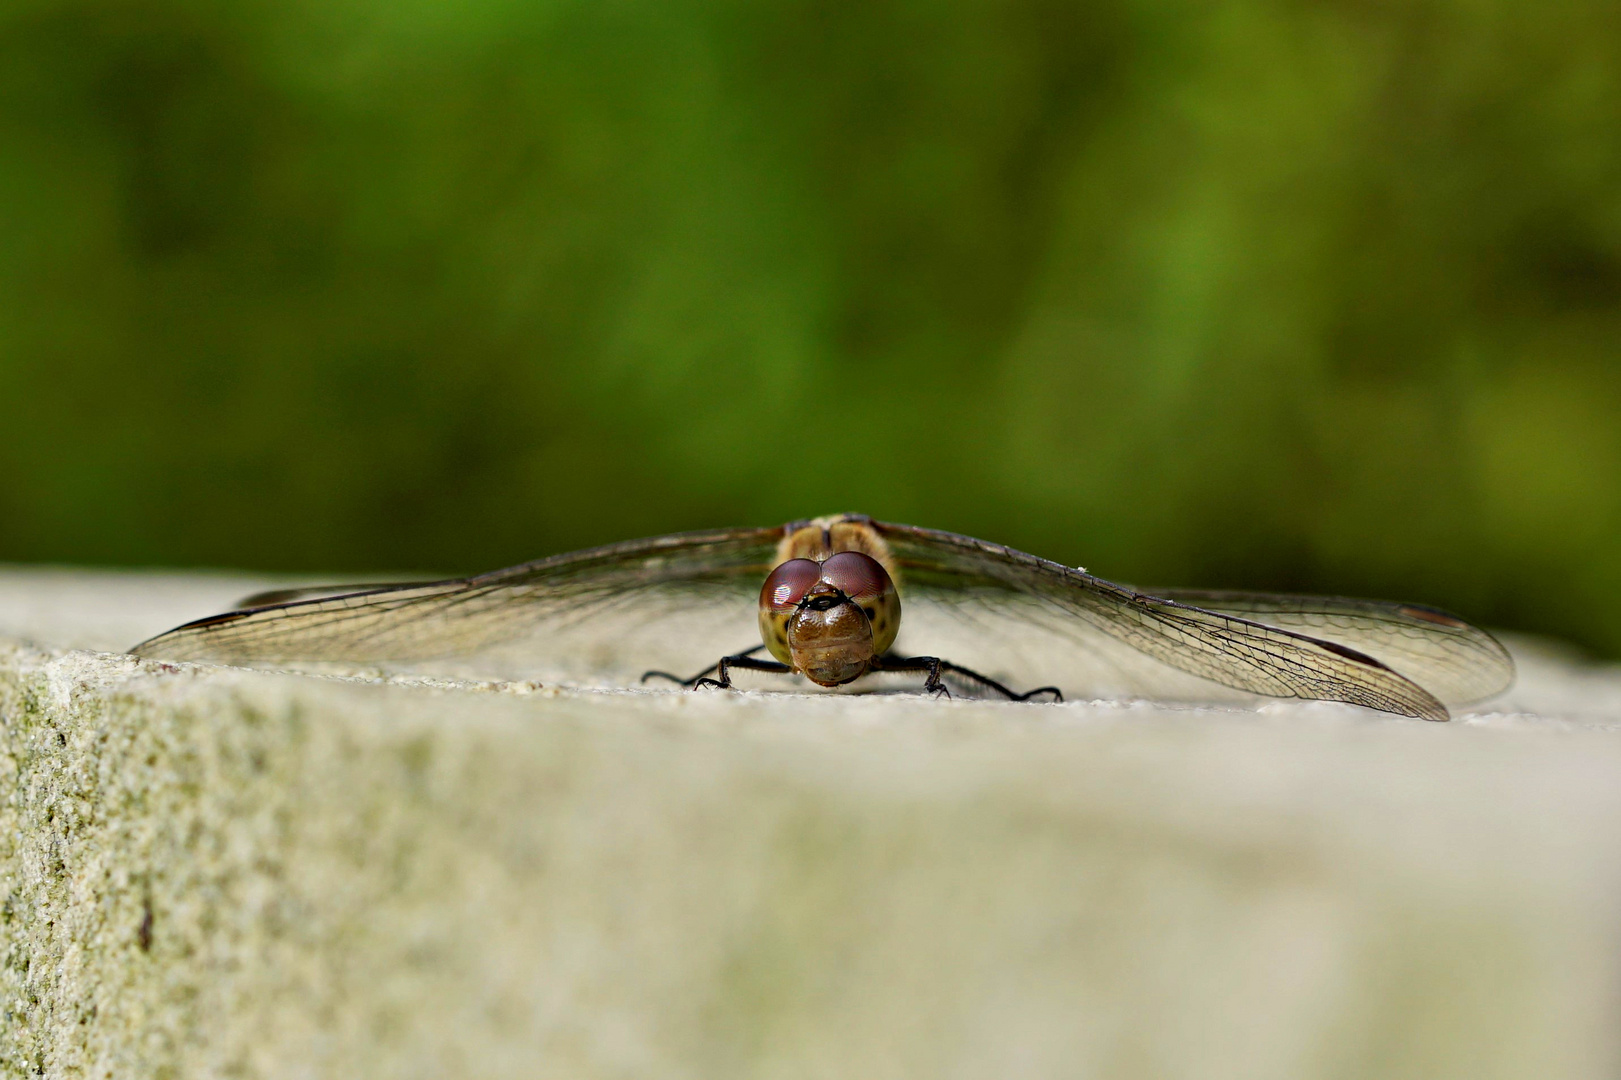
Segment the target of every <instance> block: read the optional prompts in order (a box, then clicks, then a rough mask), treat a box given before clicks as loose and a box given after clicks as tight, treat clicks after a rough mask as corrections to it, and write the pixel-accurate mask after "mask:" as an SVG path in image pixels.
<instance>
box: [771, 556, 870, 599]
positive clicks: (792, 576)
mask: <svg viewBox="0 0 1621 1080" xmlns="http://www.w3.org/2000/svg"><path fill="white" fill-rule="evenodd" d="M880 569H881V568H880ZM821 576H822V568H821V566H819V565H817V564H816V563H814V562H812V561H811V560H809V559H789V560H788V561H787V562H785V563H783V564H782V565H781V566H779V567H777V568H776V569H775V570H773V571H771V576H770V577H768V578H766V579H765V585H764V586H762V587H761V589H760V610H762V611H783V610H792V609H793V608H794V607H796V606H797V605H798V604H799V602H800V601H801V600H803V599H805V593H807V592H809V591H810V587H811V586H812V585H815V584H816V582H817V579H819V578H820V577H821Z"/></svg>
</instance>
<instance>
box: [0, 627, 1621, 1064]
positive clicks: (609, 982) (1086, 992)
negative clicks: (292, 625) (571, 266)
mask: <svg viewBox="0 0 1621 1080" xmlns="http://www.w3.org/2000/svg"><path fill="white" fill-rule="evenodd" d="M1537 663H1538V661H1535V659H1534V658H1533V660H1532V666H1531V670H1533V672H1535V671H1538V670H1540V671H1542V673H1543V674H1542V675H1540V676H1537V678H1543V679H1544V682H1543V683H1539V684H1537V685H1539V686H1541V687H1542V689H1541V690H1539V691H1538V692H1539V693H1542V694H1543V695H1544V700H1554V698H1552V697H1549V696H1548V695H1550V694H1553V693H1554V692H1555V691H1556V690H1557V689H1558V687H1560V686H1564V687H1565V688H1566V691H1567V692H1568V694H1569V695H1571V697H1570V700H1571V701H1573V702H1576V703H1577V704H1578V705H1579V704H1581V703H1584V702H1585V703H1586V705H1585V708H1586V709H1587V711H1586V712H1582V711H1581V709H1577V708H1575V707H1574V706H1573V711H1570V712H1569V714H1568V716H1569V718H1567V719H1566V720H1564V721H1559V722H1554V721H1549V720H1545V719H1540V718H1538V717H1537V716H1534V715H1529V714H1527V713H1526V712H1524V711H1523V709H1522V710H1521V711H1506V710H1499V711H1495V712H1482V713H1478V714H1475V715H1474V716H1472V717H1469V718H1466V719H1465V720H1464V721H1462V722H1458V723H1454V724H1451V725H1429V724H1422V723H1417V722H1410V721H1401V720H1385V719H1381V718H1378V717H1376V716H1373V715H1372V714H1368V713H1365V712H1361V711H1358V710H1354V709H1350V708H1343V707H1337V706H1312V705H1270V706H1267V707H1266V708H1264V709H1262V710H1260V711H1254V710H1244V709H1181V710H1167V709H1156V708H1151V707H1147V706H1142V705H1129V704H1127V705H1108V704H1102V703H1093V704H1085V703H1077V704H1072V705H1066V706H1061V707H1050V706H1013V705H1004V704H997V703H967V702H939V703H937V702H930V701H925V700H921V699H918V698H914V697H878V698H860V697H848V696H844V697H807V696H795V695H780V694H779V695H767V694H740V695H724V694H686V693H680V692H664V693H621V694H615V693H590V692H571V691H557V690H551V689H545V688H541V689H536V688H534V687H533V686H530V685H526V684H488V685H485V684H453V683H448V682H441V683H433V682H427V681H423V682H420V683H417V684H414V685H411V684H406V685H402V684H399V683H393V684H390V683H348V682H342V681H335V680H330V679H319V678H311V677H301V676H293V675H282V674H273V673H261V672H247V671H241V670H235V669H224V668H205V667H186V666H173V665H162V664H151V663H140V662H137V661H134V660H132V659H130V658H128V657H122V656H117V655H108V654H95V653H86V652H62V651H60V650H55V649H42V648H38V647H34V646H30V645H27V644H24V643H21V642H18V641H12V642H9V643H4V644H0V770H3V777H0V782H3V784H4V790H5V791H6V793H7V798H6V801H5V804H4V809H3V811H0V812H3V815H4V819H3V821H0V874H3V881H0V888H3V890H4V897H5V899H4V908H3V913H0V932H3V934H4V942H3V946H4V955H5V967H4V975H3V987H0V992H3V994H4V998H5V1003H6V1004H5V1009H6V1022H5V1025H4V1029H3V1035H0V1062H3V1065H4V1068H3V1069H0V1072H3V1073H4V1075H16V1076H25V1075H26V1076H34V1075H40V1074H43V1075H46V1076H65V1077H69V1076H70V1077H79V1076H86V1077H89V1076H94V1077H103V1076H116V1077H125V1076H186V1077H190V1076H238V1077H286V1076H320V1077H327V1076H330V1077H358V1076H379V1077H443V1076H455V1077H486V1076H488V1077H535V1076H540V1077H552V1076H555V1077H628V1076H638V1077H639V1076H659V1077H695V1078H697V1077H704V1078H708V1077H727V1076H751V1077H754V1076H765V1077H778V1076H780V1077H809V1076H840V1077H844V1076H860V1077H890V1076H894V1077H903V1076H904V1077H916V1076H962V1077H982V1076H996V1077H1012V1076H1031V1077H1051V1076H1100V1077H1139V1076H1141V1077H1164V1076H1187V1077H1195V1076H1196V1077H1226V1076H1230V1077H1245V1078H1270V1077H1277V1078H1280V1080H1281V1078H1291V1080H1294V1078H1300V1077H1314V1076H1325V1077H1327V1076H1334V1077H1339V1076H1346V1077H1351V1076H1419V1075H1422V1076H1425V1077H1452V1076H1457V1077H1465V1076H1467V1077H1471V1078H1480V1077H1499V1076H1500V1077H1515V1078H1522V1077H1527V1076H1538V1077H1587V1076H1612V1075H1614V1074H1615V1072H1616V1068H1617V1066H1618V1064H1621V1055H1618V1053H1617V1049H1618V1048H1617V1029H1616V1027H1615V1024H1614V1017H1615V1016H1616V1015H1617V1014H1618V1006H1621V1000H1618V996H1621V993H1618V992H1621V949H1618V946H1621V940H1618V933H1617V931H1618V930H1621V921H1618V919H1617V914H1618V911H1621V908H1618V906H1617V904H1616V902H1615V897H1616V896H1617V895H1618V891H1617V886H1618V885H1621V735H1618V734H1617V733H1616V731H1615V730H1614V729H1613V728H1614V723H1613V721H1614V714H1613V713H1611V712H1610V711H1609V710H1610V708H1611V705H1610V702H1612V701H1613V700H1615V698H1614V697H1613V696H1612V697H1606V696H1605V695H1614V694H1615V692H1616V687H1617V681H1616V679H1615V676H1614V675H1612V674H1610V673H1607V672H1588V673H1585V674H1582V673H1579V672H1576V671H1575V670H1574V669H1571V670H1569V671H1563V674H1561V672H1562V670H1563V669H1560V668H1559V667H1558V663H1559V662H1558V661H1555V660H1547V661H1543V662H1542V663H1543V667H1542V668H1540V669H1538V668H1537V667H1536V664H1537ZM1584 680H1585V681H1584ZM1516 708H1518V707H1516Z"/></svg>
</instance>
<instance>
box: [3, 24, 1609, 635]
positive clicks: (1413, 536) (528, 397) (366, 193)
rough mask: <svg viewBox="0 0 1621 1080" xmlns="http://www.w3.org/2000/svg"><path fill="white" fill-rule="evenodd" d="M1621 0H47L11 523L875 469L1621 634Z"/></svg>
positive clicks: (1171, 551)
mask: <svg viewBox="0 0 1621 1080" xmlns="http://www.w3.org/2000/svg"><path fill="white" fill-rule="evenodd" d="M1612 17H1613V11H1611V10H1610V8H1609V6H1608V5H1606V4H1603V3H1599V2H1597V0H1554V2H1552V3H1549V4H1535V5H1527V4H1522V3H1513V2H1510V0H1452V2H1448V0H1419V2H1416V3H1402V4H1396V3H1390V4H1385V3H1377V2H1376V3H1357V2H1352V0H1333V2H1320V3H1314V4H1300V3H1296V4H1285V3H1246V4H1225V5H1203V4H1185V5H1181V6H1178V5H1176V4H1174V3H1173V4H1162V3H1145V2H1142V0H1098V2H1096V3H1092V4H1088V5H1075V4H1066V3H1058V2H1056V0H957V2H955V3H946V4H940V3H934V4H921V3H908V2H906V0H878V2H874V3H867V4H859V5H843V6H840V5H833V6H831V7H829V6H827V5H819V4H811V3H806V2H803V0H785V2H777V3H756V2H741V0H711V2H706V3H700V2H698V0H662V2H657V3H655V2H622V3H579V2H551V3H525V4H519V3H511V2H507V0H470V2H468V3H462V4H453V5H449V4H421V3H410V2H407V3H382V2H379V0H328V2H326V3H322V4H298V3H293V4H287V3H281V4H266V3H258V2H254V0H246V2H243V3H237V4H205V3H199V2H196V0H136V2H134V3H128V2H123V0H78V2H73V0H64V2H55V3H33V4H25V3H17V2H15V0H14V3H13V4H12V5H11V6H10V7H9V8H8V9H7V10H6V13H5V14H3V15H0V559H14V560H51V561H87V562H98V563H115V564H140V563H166V564H215V565H221V564H229V565H238V566H255V567H263V568H274V569H288V570H293V569H297V570H310V569H317V568H319V569H321V570H327V571H358V570H375V569H378V568H386V569H396V570H398V569H413V568H432V569H442V570H458V569H464V570H478V569H487V568H490V567H493V566H496V565H500V564H504V563H509V562H514V561H520V560H522V559H526V558H531V557H535V556H538V555H541V554H545V553H548V552H552V551H557V550H562V549H566V548H570V547H575V546H581V545H585V544H589V543H596V542H602V541H607V540H611V539H617V538H622V537H626V536H632V535H641V534H647V533H653V532H663V531H668V530H673V529H679V528H688V527H698V526H703V525H713V524H722V523H745V522H747V523H757V522H770V521H776V520H786V519H788V518H792V517H798V516H804V515H808V514H814V513H825V512H831V511H836V510H843V509H859V510H864V511H866V512H869V513H872V514H875V515H878V516H883V517H888V518H892V519H899V520H908V521H915V522H919V523H923V524H930V525H936V526H941V527H947V528H955V529H959V530H962V531H967V532H972V533H975V534H978V535H983V536H987V537H990V538H994V539H997V540H1002V541H1005V542H1008V543H1012V544H1015V545H1017V546H1021V547H1024V548H1026V549H1029V550H1034V551H1037V552H1039V553H1041V554H1045V555H1049V556H1052V557H1056V558H1061V559H1064V560H1066V561H1069V562H1084V563H1085V564H1086V565H1087V566H1088V567H1089V568H1091V569H1093V570H1094V571H1096V572H1099V573H1102V574H1104V575H1106V576H1111V577H1115V578H1117V579H1124V580H1129V581H1137V582H1142V583H1149V582H1154V583H1158V582H1164V583H1185V584H1199V585H1233V586H1240V585H1242V586H1249V587H1258V588H1283V589H1310V590H1325V591H1339V592H1350V593H1366V594H1375V595H1386V596H1397V597H1403V598H1410V599H1415V600H1428V601H1431V602H1436V603H1441V604H1444V605H1447V606H1450V607H1453V608H1456V609H1459V610H1461V611H1463V612H1465V613H1467V614H1469V615H1471V616H1473V617H1476V618H1481V619H1485V620H1488V621H1490V622H1493V623H1497V624H1502V625H1510V626H1518V627H1523V628H1528V629H1536V630H1543V631H1553V632H1557V633H1562V634H1565V635H1566V636H1569V637H1572V638H1575V639H1577V640H1580V641H1583V642H1585V643H1587V644H1589V645H1591V646H1593V647H1595V648H1598V649H1600V650H1601V651H1604V652H1607V653H1609V654H1612V655H1614V654H1618V653H1621V545H1618V543H1617V536H1618V533H1621V423H1618V420H1621V364H1618V362H1617V358H1616V356H1615V351H1616V348H1617V346H1618V344H1621V36H1618V35H1616V34H1615V33H1614V32H1613V25H1612V23H1611V21H1610V20H1611V18H1612Z"/></svg>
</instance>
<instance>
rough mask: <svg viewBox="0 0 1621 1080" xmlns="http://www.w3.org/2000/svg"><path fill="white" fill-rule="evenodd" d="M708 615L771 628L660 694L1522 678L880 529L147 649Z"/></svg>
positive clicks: (1377, 608) (1285, 686) (1039, 695)
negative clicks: (792, 686)
mask: <svg viewBox="0 0 1621 1080" xmlns="http://www.w3.org/2000/svg"><path fill="white" fill-rule="evenodd" d="M903 607H904V609H905V612H906V614H907V621H908V627H909V629H908V634H909V635H910V634H911V628H912V627H913V624H916V625H918V626H921V627H923V630H924V633H925V634H929V635H933V636H935V637H937V638H938V639H939V640H940V641H941V642H942V643H945V642H947V641H949V642H951V643H953V644H954V646H955V647H959V648H964V649H970V650H975V651H976V652H977V653H983V654H985V655H987V656H991V657H993V658H994V662H995V663H996V664H997V665H998V667H997V668H996V670H995V671H993V672H992V673H991V674H982V673H981V671H979V670H976V668H971V667H967V666H964V664H962V663H958V662H957V660H959V659H961V660H966V659H968V657H962V656H958V657H956V658H954V659H951V660H948V659H945V658H943V656H941V655H937V654H934V653H928V654H923V653H918V654H909V653H907V652H905V651H897V641H898V640H899V639H900V632H901V616H902V610H903ZM750 614H752V615H753V616H754V618H753V620H752V622H753V626H752V627H750V626H748V622H749V621H750V620H749V618H748V617H749V615H750ZM717 615H718V616H719V621H718V623H716V622H714V619H715V617H716V616H717ZM701 617H707V618H709V619H710V620H711V623H713V624H714V625H717V626H719V627H721V628H723V629H724V631H725V632H727V633H737V634H739V635H741V634H742V633H744V632H746V630H745V627H747V630H757V631H758V635H759V636H758V640H757V641H756V642H755V643H754V644H753V645H752V646H750V647H747V648H743V649H740V650H738V651H733V652H727V653H726V654H725V655H722V656H721V657H719V658H718V659H716V660H714V662H712V663H710V664H709V666H708V667H706V668H705V669H704V670H702V671H700V672H698V673H696V674H695V675H691V676H687V677H682V676H680V675H677V674H671V673H670V672H668V671H664V670H648V671H646V672H645V673H644V674H643V675H642V680H643V681H644V682H646V681H650V680H662V681H668V682H671V683H674V684H677V685H681V686H686V687H691V688H693V689H698V688H704V687H718V688H722V689H729V688H733V687H734V682H733V676H734V673H737V672H740V671H749V672H759V673H766V674H770V675H783V676H797V677H800V678H802V679H804V680H806V681H809V682H811V683H814V684H818V685H821V686H825V687H847V686H850V685H851V684H855V683H858V682H859V681H862V680H867V681H868V682H871V680H872V677H874V676H878V675H881V674H884V673H902V674H910V675H912V676H922V680H923V682H922V688H923V689H924V690H926V691H929V692H931V693H934V694H937V695H938V694H949V693H950V691H951V688H952V687H953V686H955V687H957V688H959V690H966V691H967V692H969V693H970V694H971V695H973V696H987V697H1001V698H1006V699H1011V700H1019V701H1036V700H1054V701H1056V700H1061V699H1062V696H1063V691H1062V689H1061V688H1060V687H1058V686H1056V685H1044V686H1041V687H1039V688H1037V689H1034V690H1025V691H1019V690H1016V689H1013V688H1011V687H1010V686H1009V685H1008V683H1009V682H1012V681H1013V679H1012V677H1011V675H1010V674H1008V673H1009V672H1017V671H1019V670H1021V668H1023V669H1029V668H1031V667H1032V666H1033V665H1036V664H1038V663H1040V662H1048V661H1050V662H1051V663H1052V664H1053V665H1054V666H1057V667H1064V666H1066V665H1070V664H1072V663H1074V662H1079V661H1084V660H1087V659H1089V658H1095V657H1096V656H1104V657H1105V661H1104V663H1103V666H1104V668H1107V667H1108V665H1109V664H1114V663H1119V664H1121V665H1129V664H1130V663H1131V662H1132V661H1133V659H1135V660H1136V661H1141V662H1143V663H1144V664H1146V665H1147V668H1148V669H1149V676H1148V677H1147V691H1146V696H1149V697H1157V696H1160V694H1159V688H1161V687H1165V686H1169V685H1170V684H1171V682H1172V680H1173V677H1181V678H1182V679H1184V680H1188V679H1191V681H1192V683H1193V684H1195V686H1196V688H1197V687H1205V688H1214V687H1218V686H1219V687H1225V688H1228V689H1229V690H1232V691H1239V692H1242V693H1244V694H1253V695H1264V696H1271V697H1280V698H1299V699H1307V700H1319V701H1334V702H1344V703H1348V704H1352V705H1359V706H1364V707H1366V708H1369V709H1374V710H1378V711H1381V712H1386V713H1393V714H1397V715H1401V716H1408V717H1415V718H1419V719H1423V720H1436V721H1441V720H1447V719H1449V718H1450V713H1449V711H1448V706H1449V705H1461V704H1469V703H1472V702H1476V701H1480V700H1483V699H1485V698H1489V697H1491V696H1493V695H1495V694H1497V693H1499V692H1501V691H1502V690H1504V689H1506V688H1507V687H1508V686H1509V685H1510V684H1511V683H1512V681H1513V678H1514V663H1513V661H1512V659H1511V658H1510V657H1509V654H1508V652H1507V650H1505V649H1504V648H1503V646H1502V645H1501V644H1500V643H1499V642H1498V641H1497V640H1496V639H1495V638H1493V637H1492V635H1491V634H1489V633H1487V632H1486V631H1485V630H1482V629H1480V628H1478V627H1476V626H1472V625H1470V624H1469V623H1467V622H1465V621H1464V620H1462V619H1460V618H1458V617H1457V616H1455V615H1451V614H1449V613H1447V612H1445V611H1442V610H1440V609H1437V608H1433V607H1428V606H1425V605H1422V604H1410V603H1392V602H1386V601H1376V600H1358V599H1349V598H1343V597H1320V596H1302V595H1281V594H1270V593H1252V592H1235V591H1225V590H1197V589H1156V590H1153V591H1151V592H1141V591H1138V590H1136V589H1133V588H1130V587H1127V586H1124V585H1120V584H1116V583H1114V582H1111V581H1107V580H1104V579H1103V578H1100V577H1096V576H1094V575H1092V574H1089V573H1087V572H1086V571H1085V570H1084V569H1082V568H1079V567H1071V566H1065V565H1063V564H1061V563H1057V562H1053V561H1051V560H1049V559H1043V558H1040V557H1038V556H1035V555H1029V554H1026V553H1024V552H1022V551H1017V550H1015V549H1013V548H1010V547H1006V546H1004V545H1001V544H995V543H991V542H989V541H985V540H978V539H975V538H973V537H970V536H962V535H958V534H956V533H951V532H944V531H941V530H938V529H929V528H921V527H918V526H914V525H899V524H892V523H889V522H883V521H877V520H874V519H873V518H870V517H867V516H865V515H862V514H839V515H834V516H830V517H821V518H815V519H809V520H802V521H795V522H790V523H788V524H786V525H780V526H772V527H765V528H726V529H711V530H706V531H698V532H685V533H674V534H671V535H667V536H657V537H652V538H648V539H643V540H631V541H626V542H622V543H616V544H609V545H606V546H603V547H597V548H591V549H589V550H586V551H577V552H572V553H569V554H563V555H556V556H552V557H550V558H545V559H540V560H537V561H535V562H530V563H525V564H523V565H521V566H514V567H510V568H507V569H504V570H496V571H493V572H491V573H486V574H480V575H476V576H473V577H463V578H452V579H449V580H444V581H429V582H404V583H400V584H370V585H352V586H345V585H331V586H319V587H303V588H296V589H285V590H278V591H274V592H268V593H259V594H255V595H254V596H252V597H248V598H247V599H245V600H244V601H243V602H242V604H241V606H239V607H238V608H237V609H236V610H233V611H229V612H225V613H223V614H219V615H213V616H210V617H208V618H203V619H198V620H196V621H194V622H189V623H186V624H184V625H182V626H179V627H176V628H175V629H173V630H170V631H168V632H166V633H163V634H159V635H158V636H157V637H154V638H151V639H150V640H147V641H144V642H142V643H141V644H139V645H137V646H135V648H134V649H133V650H132V651H133V652H134V653H135V654H136V655H139V656H143V657H150V658H154V659H166V660H179V661H201V662H218V663H242V664H254V663H276V664H297V663H301V662H317V663H321V662H340V663H362V664H365V663H397V662H412V661H429V660H433V659H436V658H445V657H456V656H461V657H469V656H477V655H479V654H481V653H486V652H499V651H500V650H502V649H504V648H505V649H510V648H512V647H513V646H514V645H518V646H521V647H525V648H530V649H534V648H537V647H539V648H544V647H545V646H544V643H545V642H546V641H549V640H558V638H557V634H558V633H563V632H566V631H569V630H570V629H577V628H579V627H580V626H582V625H590V624H592V623H598V624H600V625H599V628H598V639H599V645H600V644H601V642H602V641H603V640H606V639H609V638H612V639H614V640H621V639H620V638H618V637H617V636H616V632H615V631H614V630H613V629H612V628H614V627H618V628H622V629H623V631H624V633H625V635H626V636H625V637H623V639H622V641H623V642H629V641H632V640H634V639H635V634H637V633H639V634H640V635H641V638H642V639H643V640H648V641H653V642H656V643H658V644H659V645H660V647H662V648H663V650H664V653H665V655H678V656H679V655H681V654H682V652H683V650H684V649H685V648H686V647H687V646H688V644H689V640H690V642H691V647H692V648H696V647H697V643H698V642H699V641H701V640H702V635H701V634H698V633H697V632H696V631H695V630H693V629H692V628H693V627H694V626H696V624H697V622H698V621H700V618H701ZM603 627H607V628H609V629H608V630H606V631H604V629H603ZM548 635H550V636H548ZM734 640H735V639H734ZM909 640H910V638H909ZM536 642H540V643H541V644H540V645H539V646H537V645H536V644H535V643H536ZM525 643H527V644H525ZM998 644H1000V645H1001V646H1002V648H1000V650H998V649H997V648H996V647H995V646H997V645H998ZM940 652H944V650H940ZM761 653H764V654H766V655H765V656H762V655H760V654H761ZM713 655H714V653H713V652H711V653H710V656H713ZM767 657H769V658H767ZM1043 658H1046V660H1043ZM692 659H693V661H694V662H697V661H699V660H702V659H705V658H704V657H699V656H694V657H693V658H692ZM979 666H984V665H983V664H980V665H979ZM1082 667H1083V668H1084V667H1085V665H1084V664H1083V665H1082ZM1096 670H1097V668H1096V666H1095V665H1094V668H1093V671H1094V674H1095V673H1096ZM1155 673H1157V674H1155ZM753 677H756V678H757V677H758V676H753ZM1136 677H1137V678H1142V676H1141V673H1140V672H1139V673H1138V675H1137V676H1136ZM1104 681H1105V682H1106V681H1107V679H1105V680H1104ZM1083 688H1084V687H1083ZM1180 693H1181V694H1182V696H1186V691H1185V690H1184V691H1181V692H1180ZM1193 696H1195V697H1197V696H1200V691H1199V690H1197V689H1195V690H1194V694H1193Z"/></svg>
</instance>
